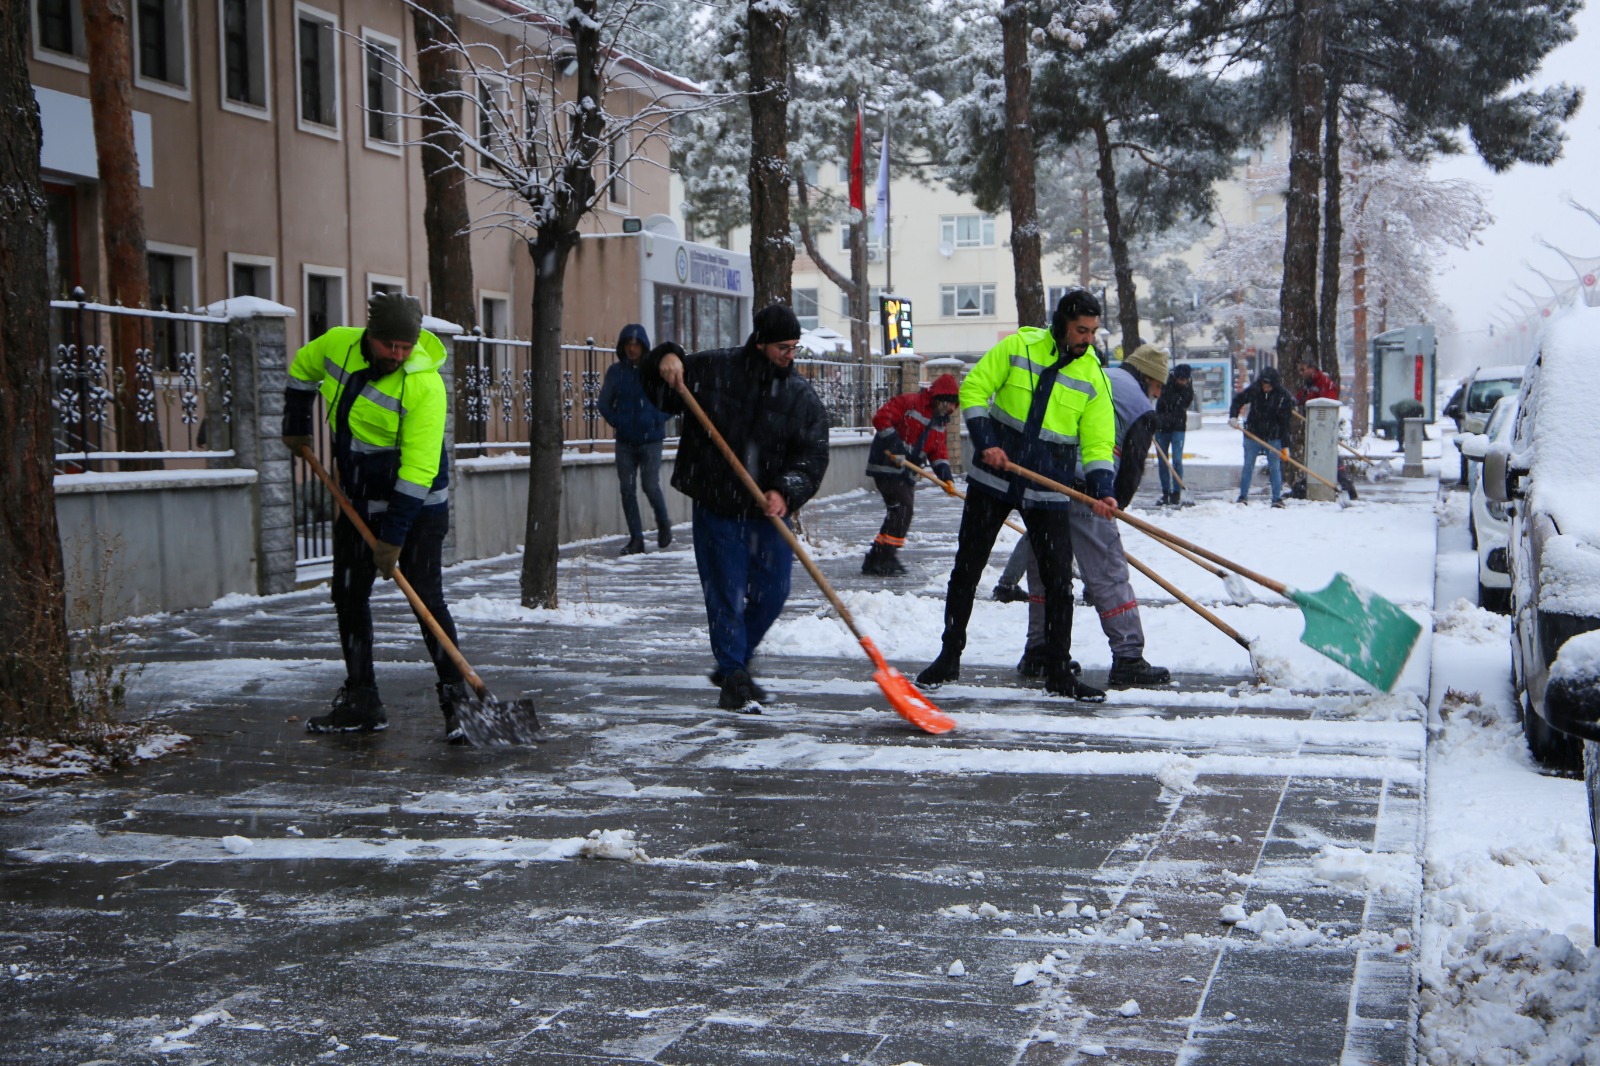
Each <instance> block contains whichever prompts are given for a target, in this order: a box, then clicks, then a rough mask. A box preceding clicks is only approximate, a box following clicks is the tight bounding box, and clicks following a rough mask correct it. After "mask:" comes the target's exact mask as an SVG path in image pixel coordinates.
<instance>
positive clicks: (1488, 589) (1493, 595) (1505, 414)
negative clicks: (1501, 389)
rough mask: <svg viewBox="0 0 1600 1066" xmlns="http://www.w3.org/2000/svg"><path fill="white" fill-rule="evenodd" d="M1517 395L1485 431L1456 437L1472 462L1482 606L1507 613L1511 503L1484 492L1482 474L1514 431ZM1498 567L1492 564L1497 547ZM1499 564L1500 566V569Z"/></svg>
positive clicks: (1472, 525)
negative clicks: (1486, 462) (1495, 447)
mask: <svg viewBox="0 0 1600 1066" xmlns="http://www.w3.org/2000/svg"><path fill="white" fill-rule="evenodd" d="M1516 419H1517V397H1515V396H1507V397H1506V398H1505V399H1503V400H1501V401H1500V402H1499V403H1497V404H1495V406H1494V413H1493V414H1492V415H1490V416H1489V424H1488V426H1487V427H1485V429H1484V431H1483V432H1482V433H1468V434H1464V435H1462V436H1459V437H1457V438H1456V447H1457V448H1460V449H1461V457H1462V458H1463V459H1466V460H1467V461H1468V464H1469V465H1468V468H1467V469H1468V473H1469V477H1468V478H1467V484H1468V485H1469V486H1470V487H1471V488H1470V491H1471V503H1470V504H1469V506H1468V509H1467V514H1468V516H1469V517H1468V519H1467V528H1468V530H1469V531H1470V532H1471V534H1472V546H1473V547H1474V548H1476V549H1477V550H1478V606H1479V607H1484V608H1487V609H1489V610H1491V611H1495V612H1497V613H1499V614H1505V613H1506V612H1507V611H1508V610H1509V609H1510V606H1511V575H1510V574H1508V573H1506V565H1505V562H1504V560H1505V554H1506V540H1507V538H1508V537H1509V535H1510V532H1511V511H1510V507H1511V505H1510V504H1509V503H1502V502H1500V501H1499V500H1491V499H1489V497H1488V495H1487V494H1486V493H1485V492H1484V482H1483V478H1481V477H1479V476H1478V468H1479V465H1480V464H1481V463H1482V462H1483V457H1484V455H1485V454H1486V453H1487V452H1488V450H1489V448H1490V447H1491V446H1492V445H1494V444H1508V443H1509V442H1510V440H1511V431H1512V429H1513V428H1515V426H1516ZM1496 549H1499V551H1498V554H1495V556H1494V557H1495V560H1496V564H1497V566H1490V565H1489V558H1490V556H1491V554H1494V553H1495V550H1496ZM1497 567H1498V568H1497Z"/></svg>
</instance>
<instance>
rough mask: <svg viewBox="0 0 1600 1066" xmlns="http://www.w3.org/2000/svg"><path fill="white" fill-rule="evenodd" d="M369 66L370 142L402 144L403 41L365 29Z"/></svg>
mask: <svg viewBox="0 0 1600 1066" xmlns="http://www.w3.org/2000/svg"><path fill="white" fill-rule="evenodd" d="M361 44H362V49H361V52H362V57H363V60H364V63H365V66H366V71H365V73H366V77H365V79H364V82H363V83H364V85H365V87H366V99H365V101H364V104H365V107H366V109H367V143H368V144H375V145H384V146H390V145H392V146H396V147H398V146H399V144H400V42H399V41H396V40H394V39H393V38H391V37H383V36H381V35H379V34H376V33H373V32H372V31H371V30H367V31H365V32H364V33H363V34H362V35H361Z"/></svg>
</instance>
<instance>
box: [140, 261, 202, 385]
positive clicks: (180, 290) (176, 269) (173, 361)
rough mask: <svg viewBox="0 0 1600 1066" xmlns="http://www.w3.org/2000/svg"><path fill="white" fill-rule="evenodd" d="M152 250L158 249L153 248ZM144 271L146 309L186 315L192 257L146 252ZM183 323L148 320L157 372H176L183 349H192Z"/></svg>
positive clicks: (191, 286)
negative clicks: (147, 282)
mask: <svg viewBox="0 0 1600 1066" xmlns="http://www.w3.org/2000/svg"><path fill="white" fill-rule="evenodd" d="M151 245H154V247H157V248H159V247H162V246H161V245H155V243H154V242H151ZM145 269H146V272H147V273H148V274H149V278H150V299H149V303H148V306H149V307H151V308H152V309H154V310H158V311H187V310H189V308H191V307H193V306H194V253H193V252H192V251H189V250H187V249H185V250H183V251H179V250H176V249H174V250H171V251H150V252H148V253H147V254H146V256H145ZM189 332H190V327H189V325H188V324H187V323H183V322H171V321H168V320H167V319H162V318H155V319H151V320H150V350H151V351H152V352H154V353H155V357H156V366H157V367H158V368H159V369H161V370H176V369H178V355H179V353H180V352H182V351H184V350H185V347H186V346H187V347H193V344H192V342H191V341H190V339H189Z"/></svg>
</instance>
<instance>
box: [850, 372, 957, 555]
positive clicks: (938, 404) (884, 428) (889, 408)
mask: <svg viewBox="0 0 1600 1066" xmlns="http://www.w3.org/2000/svg"><path fill="white" fill-rule="evenodd" d="M960 392H961V385H960V383H959V382H958V381H956V378H955V375H954V374H941V375H940V376H939V377H938V378H936V379H935V380H934V382H933V384H932V385H930V386H928V388H927V389H925V390H923V391H922V392H908V393H903V394H901V395H899V396H896V397H894V398H893V399H891V400H890V401H889V402H888V403H886V404H884V405H883V406H882V407H880V408H878V413H877V414H875V415H873V416H872V428H873V429H876V430H877V431H878V435H877V436H876V437H874V438H872V448H871V450H870V451H868V453H867V473H868V474H871V475H872V480H873V481H874V482H876V483H877V486H878V492H879V493H880V494H881V495H882V496H883V502H884V505H885V506H886V507H887V508H888V513H887V514H885V515H884V516H883V526H882V528H880V529H879V530H878V535H877V537H876V538H874V539H873V542H872V550H871V551H869V552H867V558H866V561H865V562H863V563H862V564H861V572H862V573H863V574H870V575H872V576H874V577H891V576H893V575H895V574H903V573H905V572H906V568H905V564H904V563H902V562H901V561H900V559H899V551H900V546H901V545H902V544H904V543H905V542H906V531H907V530H909V529H910V528H911V511H912V506H913V504H912V499H913V496H914V495H915V493H916V490H917V475H916V473H915V472H914V471H911V470H908V469H906V468H905V467H903V466H901V465H899V464H898V463H896V462H895V460H894V457H899V458H901V459H904V460H906V461H908V462H912V463H915V464H916V465H918V466H920V467H924V468H926V467H929V466H932V468H933V474H934V476H935V477H937V478H938V479H939V480H940V481H943V482H944V483H945V491H946V492H950V493H952V495H953V494H954V491H953V485H952V483H951V477H952V475H951V473H950V461H949V453H948V452H947V451H946V450H945V444H944V427H945V426H946V424H948V423H949V421H950V416H951V415H952V414H954V413H955V409H956V404H957V403H958V402H959V400H958V397H959V394H960Z"/></svg>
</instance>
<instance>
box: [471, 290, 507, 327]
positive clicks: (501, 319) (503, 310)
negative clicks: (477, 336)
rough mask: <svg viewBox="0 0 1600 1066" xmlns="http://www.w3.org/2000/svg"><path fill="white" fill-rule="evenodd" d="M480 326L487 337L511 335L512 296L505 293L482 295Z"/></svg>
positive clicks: (479, 303) (479, 307) (480, 297)
mask: <svg viewBox="0 0 1600 1066" xmlns="http://www.w3.org/2000/svg"><path fill="white" fill-rule="evenodd" d="M478 328H479V329H481V330H483V335H484V336H485V337H509V336H511V298H510V297H509V296H504V295H501V296H483V295H480V296H479V298H478Z"/></svg>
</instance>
